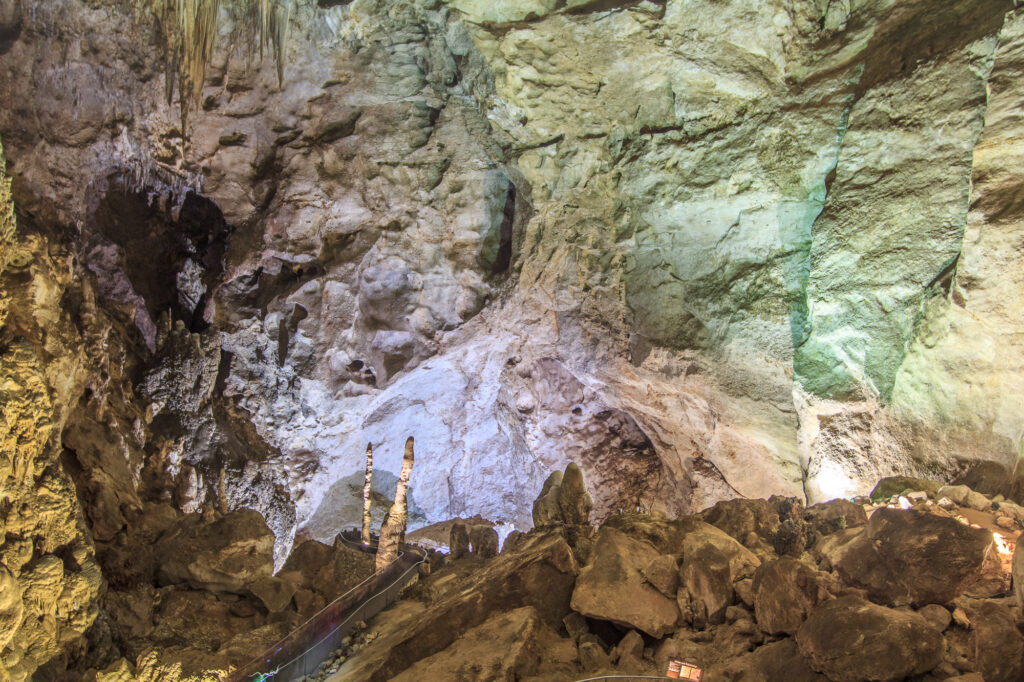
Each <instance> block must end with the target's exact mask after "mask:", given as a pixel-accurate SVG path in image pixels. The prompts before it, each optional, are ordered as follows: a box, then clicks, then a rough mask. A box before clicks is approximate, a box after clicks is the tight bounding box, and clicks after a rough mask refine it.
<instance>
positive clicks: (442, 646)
mask: <svg viewBox="0 0 1024 682" xmlns="http://www.w3.org/2000/svg"><path fill="white" fill-rule="evenodd" d="M545 492H546V493H550V490H548V486H546V487H545ZM544 497H545V494H544V493H542V495H541V498H539V500H538V504H537V505H535V507H534V510H535V516H536V515H537V514H538V513H539V514H540V516H541V517H543V518H544V519H547V523H545V524H543V527H540V528H536V529H535V530H533V531H531V532H529V533H527V534H525V535H517V536H513V537H512V538H510V539H509V541H507V542H506V543H505V546H504V547H503V548H502V552H501V554H500V555H498V556H496V557H493V558H482V557H480V556H478V555H475V554H474V553H473V552H472V551H469V552H467V553H466V554H465V557H464V558H460V559H457V560H452V559H451V556H450V555H449V556H444V557H442V556H440V555H436V556H435V557H434V559H435V560H434V561H433V562H432V565H433V570H432V571H431V573H430V575H429V576H427V577H425V578H422V579H421V581H420V583H419V584H418V585H417V586H416V587H414V588H413V589H411V590H410V591H409V592H408V593H407V594H406V599H405V600H404V601H403V602H400V603H399V605H397V606H396V607H394V608H392V609H391V610H388V611H385V612H383V613H381V614H380V615H379V616H378V617H377V618H376V619H373V620H371V621H369V622H368V623H367V630H366V632H368V633H371V637H369V638H366V637H364V638H363V640H361V642H360V646H359V647H358V648H354V649H352V650H350V651H347V652H345V656H344V658H343V659H340V660H336V661H335V662H334V664H333V665H332V666H331V669H332V670H334V671H335V672H334V673H333V674H326V675H319V676H316V677H311V678H310V679H318V680H319V679H326V680H329V681H330V682H340V681H341V680H354V679H359V680H390V679H398V680H406V679H408V680H414V679H438V680H441V679H446V680H447V679H451V680H492V679H516V680H536V681H538V682H539V681H540V680H545V681H552V680H566V681H572V680H578V679H583V678H586V677H592V676H596V675H662V674H664V673H665V671H666V668H667V665H668V663H669V661H670V660H672V659H678V660H683V661H686V662H688V663H692V664H694V665H696V666H699V667H700V668H702V669H703V671H704V680H705V682H718V681H733V680H737V681H738V680H743V681H744V682H747V681H750V680H760V681H763V682H770V681H777V680H795V681H801V680H808V681H810V680H820V681H822V682H826V681H828V680H832V681H834V682H855V681H861V680H902V679H910V680H915V681H918V682H931V681H933V680H934V681H938V680H985V681H986V682H1000V681H1006V682H1010V681H1018V682H1019V680H1021V679H1024V634H1022V632H1024V616H1022V610H1021V604H1020V599H1021V598H1022V597H1024V595H1019V596H1015V595H1014V592H1013V587H1012V576H1013V575H1014V565H1013V557H1014V552H1015V549H1016V545H1017V540H1018V537H1019V536H1020V534H1021V530H1022V528H1024V508H1022V507H1020V506H1018V505H1017V504H1015V503H1014V502H1012V501H1008V500H1005V499H1003V498H1002V497H1001V496H998V495H997V496H992V497H990V496H985V495H982V494H981V493H978V492H976V491H974V490H972V489H970V488H968V487H966V486H942V484H941V483H936V482H932V481H920V480H917V479H897V478H892V479H883V480H882V481H881V482H880V483H879V484H878V486H877V487H876V488H875V490H874V491H873V493H872V495H870V496H864V497H860V498H856V499H854V500H832V501H830V502H826V503H823V504H818V505H814V506H811V507H804V506H803V505H802V504H801V503H800V502H799V501H798V500H796V499H794V498H781V497H772V498H770V499H767V500H744V499H740V500H730V501H726V502H721V503H719V504H717V505H715V506H714V507H711V508H709V509H706V510H704V511H703V512H701V513H700V514H696V515H693V516H690V517H686V518H683V519H668V518H664V517H661V516H657V515H643V514H621V515H616V516H613V517H611V518H610V519H609V520H608V521H607V522H606V523H604V524H603V525H602V526H601V527H600V528H599V529H592V528H590V527H589V526H585V525H574V524H570V525H566V524H565V523H564V519H563V522H560V521H559V518H558V514H554V513H552V512H551V511H550V510H552V509H557V508H558V505H557V504H553V503H552V502H551V500H548V501H547V502H546V503H545V502H543V501H542V500H543V498H544ZM556 502H557V500H556ZM546 510H547V511H546ZM451 544H452V546H453V547H454V546H456V545H458V544H459V541H458V540H456V539H454V538H453V539H452V541H451ZM1016 576H1017V581H1016V585H1017V590H1018V591H1019V592H1020V591H1024V590H1021V583H1022V582H1024V551H1022V552H1020V553H1018V556H1017V564H1016Z"/></svg>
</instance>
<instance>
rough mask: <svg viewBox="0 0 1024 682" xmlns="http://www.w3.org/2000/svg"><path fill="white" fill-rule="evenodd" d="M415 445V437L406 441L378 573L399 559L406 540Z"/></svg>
mask: <svg viewBox="0 0 1024 682" xmlns="http://www.w3.org/2000/svg"><path fill="white" fill-rule="evenodd" d="M413 444H414V443H413V437H412V436H409V438H407V439H406V441H405V456H404V457H403V458H402V473H401V475H400V476H399V477H398V486H397V487H396V488H395V502H394V504H392V505H391V509H389V510H388V515H387V517H386V518H385V519H384V525H382V526H381V528H380V537H379V539H378V540H377V543H378V544H377V559H376V568H377V570H378V571H380V570H383V569H384V568H385V567H386V566H387V565H388V564H390V563H392V562H393V561H395V559H397V558H398V548H399V546H400V545H401V544H402V542H403V541H404V540H405V527H406V524H407V523H408V520H409V506H408V504H407V502H406V499H405V496H406V491H407V490H408V489H409V476H410V474H412V464H413V459H414V453H413ZM471 541H472V539H471Z"/></svg>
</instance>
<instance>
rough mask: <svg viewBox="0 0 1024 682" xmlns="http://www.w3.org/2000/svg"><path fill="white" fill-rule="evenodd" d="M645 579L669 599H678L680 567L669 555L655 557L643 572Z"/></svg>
mask: <svg viewBox="0 0 1024 682" xmlns="http://www.w3.org/2000/svg"><path fill="white" fill-rule="evenodd" d="M643 574H644V578H646V579H647V582H649V583H650V584H651V585H654V587H655V588H657V590H658V591H659V592H661V593H662V594H663V595H665V596H666V597H668V598H669V599H675V598H676V592H677V591H678V590H679V565H678V564H677V563H676V558H675V557H674V556H671V555H668V554H662V555H661V556H659V557H655V558H654V559H653V560H652V561H651V563H649V564H647V566H646V567H645V568H644V570H643Z"/></svg>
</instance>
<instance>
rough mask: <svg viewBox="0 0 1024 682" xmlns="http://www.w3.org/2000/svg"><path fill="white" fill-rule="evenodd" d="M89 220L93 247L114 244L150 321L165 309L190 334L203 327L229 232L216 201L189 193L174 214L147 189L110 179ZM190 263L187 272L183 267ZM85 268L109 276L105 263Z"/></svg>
mask: <svg viewBox="0 0 1024 682" xmlns="http://www.w3.org/2000/svg"><path fill="white" fill-rule="evenodd" d="M93 220H94V225H95V228H96V230H97V232H98V233H99V239H98V240H96V241H95V244H94V246H96V245H101V244H102V243H103V241H107V242H108V243H113V244H114V245H116V246H117V247H119V251H120V253H119V256H118V263H117V264H116V265H117V267H118V268H119V269H120V270H121V271H122V272H123V273H124V275H125V276H127V278H128V280H129V282H130V283H131V286H132V289H134V290H135V292H136V293H137V294H138V295H139V296H141V297H142V299H143V301H144V302H145V306H146V310H147V312H148V313H149V315H150V317H151V318H152V319H156V318H157V317H158V316H159V315H160V314H161V313H162V312H164V311H166V310H170V311H171V312H172V314H173V316H174V317H175V318H176V319H180V320H182V321H184V322H185V324H186V326H187V327H188V328H189V329H190V330H192V331H194V332H198V331H202V330H203V329H205V328H206V327H207V326H208V324H207V323H206V321H205V320H204V312H205V309H206V299H207V297H208V293H209V291H210V290H211V288H212V287H214V286H215V285H216V283H217V281H218V279H219V278H220V276H221V274H222V272H223V259H224V253H225V250H226V248H227V242H228V238H229V236H230V233H231V228H230V227H229V226H228V224H227V222H226V221H225V220H224V216H223V214H222V213H221V211H220V209H219V208H218V207H217V205H216V204H214V203H213V202H212V201H210V200H209V199H206V198H205V197H202V196H200V195H198V194H195V193H192V192H189V193H188V194H187V195H186V196H185V198H184V199H182V200H181V206H180V209H179V210H178V212H177V215H174V214H173V213H172V212H171V211H169V210H168V209H167V208H166V207H165V206H161V205H160V204H159V203H158V202H156V201H152V200H151V199H150V196H149V195H147V193H146V192H144V191H140V190H133V189H130V188H128V187H127V186H126V185H125V184H123V183H122V182H120V181H115V183H114V184H113V186H112V187H111V189H110V191H108V192H107V194H106V195H105V196H104V197H103V199H102V200H101V201H100V202H99V205H98V206H97V208H96V211H95V213H94V214H93ZM189 261H191V262H192V263H193V264H194V265H193V266H189V267H190V268H192V273H191V274H189V273H188V271H186V270H185V268H186V264H187V263H188V262H189ZM90 267H91V269H92V270H93V271H94V272H95V273H96V274H97V276H98V278H100V279H101V280H102V279H104V278H108V279H109V278H110V277H111V276H112V275H113V274H114V273H112V272H110V271H109V268H110V267H111V264H109V263H99V262H91V263H90ZM180 277H183V280H181V281H180V280H179V278H180ZM179 284H183V285H184V289H182V287H181V286H179ZM101 289H102V284H101Z"/></svg>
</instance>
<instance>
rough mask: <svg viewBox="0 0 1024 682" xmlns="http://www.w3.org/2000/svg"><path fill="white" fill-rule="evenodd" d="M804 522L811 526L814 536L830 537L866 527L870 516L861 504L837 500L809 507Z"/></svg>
mask: <svg viewBox="0 0 1024 682" xmlns="http://www.w3.org/2000/svg"><path fill="white" fill-rule="evenodd" d="M804 520H805V521H807V523H808V525H809V526H810V531H811V533H812V534H815V533H816V534H819V535H829V534H831V533H835V532H836V531H840V530H845V529H846V528H859V527H860V526H863V525H866V524H867V522H868V515H867V514H866V513H865V512H864V507H862V506H860V505H859V504H854V503H853V502H850V501H849V500H843V499H836V500H829V501H828V502H822V503H821V504H815V505H812V506H810V507H808V508H807V509H806V510H805V511H804Z"/></svg>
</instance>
